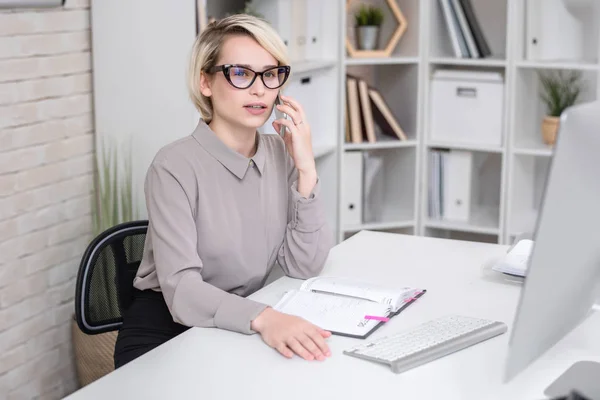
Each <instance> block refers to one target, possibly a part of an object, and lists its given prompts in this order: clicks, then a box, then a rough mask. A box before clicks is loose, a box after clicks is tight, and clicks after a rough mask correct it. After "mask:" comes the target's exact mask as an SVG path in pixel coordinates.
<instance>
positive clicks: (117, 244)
mask: <svg viewBox="0 0 600 400" xmlns="http://www.w3.org/2000/svg"><path fill="white" fill-rule="evenodd" d="M147 230H148V221H147V220H140V221H132V222H124V223H122V224H119V225H116V226H114V227H112V228H109V229H107V230H106V231H104V232H102V233H101V234H99V235H98V236H97V237H96V238H94V239H93V240H92V242H91V243H90V244H89V245H88V247H87V249H86V251H85V253H84V254H83V257H82V259H81V263H80V265H79V271H78V274H77V283H76V291H75V319H76V321H77V325H78V326H79V329H81V331H82V332H84V333H86V334H88V335H95V334H99V333H104V332H110V331H116V330H118V329H119V328H120V326H121V325H122V323H123V318H122V315H123V313H124V311H125V310H126V309H127V308H128V307H129V305H130V304H131V301H132V295H133V279H134V277H135V274H136V272H137V269H138V267H139V265H140V262H141V260H142V255H143V252H144V243H145V240H146V232H147Z"/></svg>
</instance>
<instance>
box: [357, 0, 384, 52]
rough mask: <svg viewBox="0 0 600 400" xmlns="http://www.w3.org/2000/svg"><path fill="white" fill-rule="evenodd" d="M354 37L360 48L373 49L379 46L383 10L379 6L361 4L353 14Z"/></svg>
mask: <svg viewBox="0 0 600 400" xmlns="http://www.w3.org/2000/svg"><path fill="white" fill-rule="evenodd" d="M354 20H355V22H356V26H355V29H356V38H357V42H358V43H357V44H358V48H359V49H360V50H375V49H377V48H378V47H379V36H380V30H381V24H382V23H383V20H384V17H383V11H382V9H381V8H380V7H377V6H372V5H366V4H362V5H361V6H360V8H359V9H358V11H356V13H355V14H354Z"/></svg>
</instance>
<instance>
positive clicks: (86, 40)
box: [0, 0, 93, 399]
mask: <svg viewBox="0 0 600 400" xmlns="http://www.w3.org/2000/svg"><path fill="white" fill-rule="evenodd" d="M89 19H90V15H89V0H67V1H66V4H65V6H64V8H56V9H45V10H10V11H9V10H0V398H2V399H4V398H7V399H31V398H34V397H35V398H37V397H38V396H39V397H41V398H45V399H57V398H61V397H62V396H64V395H65V394H67V393H70V392H72V391H73V390H74V389H75V387H76V379H75V370H74V367H73V362H72V349H71V335H70V322H71V316H72V313H73V296H74V292H75V289H74V288H75V285H74V283H75V277H76V273H77V267H78V262H79V259H80V257H81V255H82V253H83V251H84V249H85V246H86V245H87V243H88V241H89V239H90V235H89V233H90V231H91V218H90V209H91V207H90V193H91V190H92V167H93V162H92V152H93V131H92V112H91V110H92V101H91V94H90V91H91V69H90V65H91V53H90V30H89Z"/></svg>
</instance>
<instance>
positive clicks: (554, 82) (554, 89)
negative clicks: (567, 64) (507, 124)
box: [538, 71, 582, 145]
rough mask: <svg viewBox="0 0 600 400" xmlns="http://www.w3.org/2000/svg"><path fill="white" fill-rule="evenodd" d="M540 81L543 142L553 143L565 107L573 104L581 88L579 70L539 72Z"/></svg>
mask: <svg viewBox="0 0 600 400" xmlns="http://www.w3.org/2000/svg"><path fill="white" fill-rule="evenodd" d="M538 76H539V80H540V83H541V93H540V97H541V99H542V101H543V102H544V104H545V106H546V116H545V117H544V120H543V121H542V138H543V140H544V143H546V144H549V145H553V144H554V143H555V142H556V135H557V132H558V126H559V122H560V116H561V114H562V113H563V111H564V110H565V109H567V108H568V107H571V106H572V105H574V104H575V102H576V101H577V99H578V98H579V95H580V93H581V89H582V81H581V72H580V71H570V72H568V73H567V72H564V71H557V72H545V73H539V74H538Z"/></svg>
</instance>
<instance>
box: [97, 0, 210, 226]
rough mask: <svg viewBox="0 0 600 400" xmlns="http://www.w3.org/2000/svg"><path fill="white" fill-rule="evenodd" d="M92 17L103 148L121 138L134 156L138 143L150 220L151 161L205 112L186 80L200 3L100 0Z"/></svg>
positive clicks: (137, 167) (136, 163) (138, 192)
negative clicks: (147, 183) (146, 181)
mask: <svg viewBox="0 0 600 400" xmlns="http://www.w3.org/2000/svg"><path fill="white" fill-rule="evenodd" d="M91 16H92V20H91V25H92V31H93V33H94V34H93V36H92V47H93V49H94V57H93V69H94V76H93V83H94V112H95V129H96V138H97V144H98V148H101V146H102V144H103V143H108V142H113V143H120V145H119V149H120V150H121V151H122V153H120V154H121V155H123V156H125V155H127V156H128V154H129V153H128V151H129V150H128V146H129V145H130V144H131V153H132V164H133V165H132V167H133V184H134V197H135V199H136V200H137V201H136V203H137V211H138V212H139V217H140V218H147V212H146V206H145V201H144V179H145V176H146V172H147V170H148V166H149V165H150V163H151V161H152V159H153V158H154V156H155V155H156V153H157V152H158V150H159V149H160V148H161V147H163V146H164V145H166V144H168V143H170V142H172V141H174V140H176V139H178V138H180V137H183V136H187V135H190V134H191V133H192V131H193V129H194V128H195V127H196V124H197V122H198V118H199V114H198V113H197V111H196V109H195V108H194V106H193V104H192V103H191V101H190V100H189V98H188V92H187V82H186V73H187V67H188V59H189V54H190V51H191V48H192V44H193V42H194V39H195V37H196V8H195V2H194V1H191V0H187V1H183V0H181V1H176V2H174V1H172V0H152V1H147V0H128V1H122V0H95V1H92V15H91ZM174 38H178V39H177V40H174ZM180 38H185V39H180Z"/></svg>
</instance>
